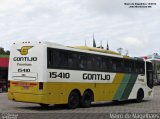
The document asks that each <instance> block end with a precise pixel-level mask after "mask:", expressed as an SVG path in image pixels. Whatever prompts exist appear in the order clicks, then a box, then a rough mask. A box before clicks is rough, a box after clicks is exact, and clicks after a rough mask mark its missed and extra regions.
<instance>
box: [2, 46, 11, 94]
mask: <svg viewBox="0 0 160 119" xmlns="http://www.w3.org/2000/svg"><path fill="white" fill-rule="evenodd" d="M8 64H9V51H7V52H5V51H4V49H3V48H1V47H0V92H4V91H7V81H8Z"/></svg>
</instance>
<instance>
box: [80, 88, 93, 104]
mask: <svg viewBox="0 0 160 119" xmlns="http://www.w3.org/2000/svg"><path fill="white" fill-rule="evenodd" d="M91 102H92V93H91V92H90V91H86V92H84V94H83V96H82V99H81V103H80V105H81V107H90V106H91Z"/></svg>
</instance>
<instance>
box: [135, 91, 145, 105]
mask: <svg viewBox="0 0 160 119" xmlns="http://www.w3.org/2000/svg"><path fill="white" fill-rule="evenodd" d="M143 98H144V92H143V90H142V89H140V90H138V92H137V98H136V102H137V103H140V102H142V100H143Z"/></svg>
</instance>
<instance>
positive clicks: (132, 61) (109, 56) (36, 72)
mask: <svg viewBox="0 0 160 119" xmlns="http://www.w3.org/2000/svg"><path fill="white" fill-rule="evenodd" d="M152 75H153V74H152V64H151V63H150V62H147V61H144V60H142V59H137V58H130V57H124V56H121V55H119V54H117V53H115V52H111V51H107V50H104V49H99V48H91V47H86V46H83V47H66V46H63V45H59V44H55V43H49V42H22V43H16V44H13V46H12V48H11V54H10V61H9V84H8V86H9V91H8V98H9V99H10V100H13V101H19V102H30V103H37V104H40V105H41V106H48V105H50V104H67V106H68V108H77V107H78V106H81V107H90V105H91V102H98V101H122V100H129V99H135V100H136V101H137V102H141V101H142V100H143V98H148V97H152V95H153V91H152V87H153V76H152Z"/></svg>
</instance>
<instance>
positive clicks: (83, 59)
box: [78, 55, 87, 69]
mask: <svg viewBox="0 0 160 119" xmlns="http://www.w3.org/2000/svg"><path fill="white" fill-rule="evenodd" d="M78 60H79V68H80V69H85V68H86V63H87V62H86V56H85V55H79V57H78Z"/></svg>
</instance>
